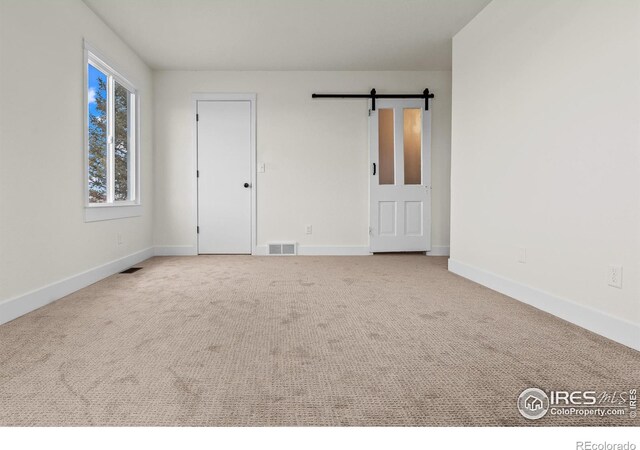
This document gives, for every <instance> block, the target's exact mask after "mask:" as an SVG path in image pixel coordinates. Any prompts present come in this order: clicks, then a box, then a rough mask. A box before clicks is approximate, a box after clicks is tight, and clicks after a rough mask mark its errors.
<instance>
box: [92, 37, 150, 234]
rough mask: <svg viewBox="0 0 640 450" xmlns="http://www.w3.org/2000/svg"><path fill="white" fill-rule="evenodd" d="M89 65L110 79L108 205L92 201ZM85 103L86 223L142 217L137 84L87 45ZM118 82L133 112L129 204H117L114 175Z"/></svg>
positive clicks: (121, 202) (127, 202)
mask: <svg viewBox="0 0 640 450" xmlns="http://www.w3.org/2000/svg"><path fill="white" fill-rule="evenodd" d="M89 64H91V65H92V66H94V67H95V68H96V69H98V70H100V71H101V72H103V73H104V74H105V75H106V76H107V127H108V131H107V161H108V167H107V201H106V202H104V203H91V202H90V201H89V89H88V81H89V80H88V71H89ZM83 74H84V76H83V81H84V82H83V99H84V108H83V109H84V119H83V123H84V130H83V134H84V139H83V145H84V148H83V155H84V171H83V173H84V182H83V186H84V211H85V222H94V221H100V220H111V219H121V218H126V217H136V216H140V215H142V203H141V193H140V153H141V151H140V94H139V91H138V89H137V88H136V86H135V84H133V83H132V82H131V81H129V78H128V77H126V76H124V75H123V74H122V72H121V71H119V70H118V69H116V68H115V66H114V65H113V64H112V63H111V60H110V59H109V58H106V57H105V56H104V55H103V54H102V53H101V52H100V51H98V50H96V49H95V48H94V47H93V46H91V45H90V44H89V43H87V42H86V41H84V61H83ZM116 82H118V84H120V85H121V86H122V87H124V88H125V89H127V91H129V93H130V97H129V98H130V101H129V104H130V108H131V109H132V111H130V112H129V114H128V116H129V118H128V120H129V123H128V130H129V139H128V142H127V144H128V147H129V148H128V149H127V152H128V153H129V160H128V177H127V180H128V192H129V197H130V200H120V201H115V200H114V186H113V185H114V171H115V157H114V154H115V139H114V134H115V123H114V122H115V120H114V119H115V117H114V109H113V101H114V93H115V83H116Z"/></svg>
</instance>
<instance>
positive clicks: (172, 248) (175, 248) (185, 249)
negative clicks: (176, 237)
mask: <svg viewBox="0 0 640 450" xmlns="http://www.w3.org/2000/svg"><path fill="white" fill-rule="evenodd" d="M154 254H155V255H156V256H196V255H197V254H198V248H197V247H195V246H193V245H156V247H155V253H154Z"/></svg>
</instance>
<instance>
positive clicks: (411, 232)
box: [369, 99, 431, 252]
mask: <svg viewBox="0 0 640 450" xmlns="http://www.w3.org/2000/svg"><path fill="white" fill-rule="evenodd" d="M430 142H431V116H430V112H429V111H425V109H424V100H421V99H398V100H395V99H394V100H377V101H376V110H375V111H371V116H370V150H371V167H370V172H369V173H370V178H371V186H370V201H371V204H370V209H369V210H370V222H369V223H370V241H369V242H370V250H371V252H413V251H428V250H431V149H430Z"/></svg>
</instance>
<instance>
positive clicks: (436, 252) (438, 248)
mask: <svg viewBox="0 0 640 450" xmlns="http://www.w3.org/2000/svg"><path fill="white" fill-rule="evenodd" d="M427 256H449V246H448V245H432V246H431V250H430V251H428V252H427Z"/></svg>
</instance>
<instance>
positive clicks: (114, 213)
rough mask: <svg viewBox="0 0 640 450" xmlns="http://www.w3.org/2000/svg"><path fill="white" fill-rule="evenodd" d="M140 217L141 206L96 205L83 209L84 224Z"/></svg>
mask: <svg viewBox="0 0 640 450" xmlns="http://www.w3.org/2000/svg"><path fill="white" fill-rule="evenodd" d="M141 215H142V205H96V206H86V207H85V208H84V221H85V222H99V221H101V220H114V219H126V218H127V217H139V216H141Z"/></svg>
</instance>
